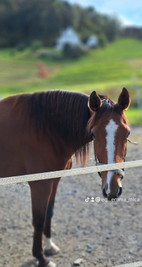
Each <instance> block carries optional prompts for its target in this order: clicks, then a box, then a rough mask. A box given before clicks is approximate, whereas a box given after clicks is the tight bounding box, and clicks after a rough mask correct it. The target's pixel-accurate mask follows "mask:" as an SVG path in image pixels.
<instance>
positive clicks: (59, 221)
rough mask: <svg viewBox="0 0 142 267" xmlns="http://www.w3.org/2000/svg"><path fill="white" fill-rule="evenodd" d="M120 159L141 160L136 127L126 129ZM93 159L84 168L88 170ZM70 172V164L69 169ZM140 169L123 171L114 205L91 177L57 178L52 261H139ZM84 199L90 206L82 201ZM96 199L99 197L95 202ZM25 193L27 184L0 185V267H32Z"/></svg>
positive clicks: (140, 131)
mask: <svg viewBox="0 0 142 267" xmlns="http://www.w3.org/2000/svg"><path fill="white" fill-rule="evenodd" d="M131 139H132V140H134V141H139V145H138V146H133V145H131V144H128V153H127V159H126V160H136V159H142V127H137V128H132V130H131ZM93 164H94V160H93V156H92V159H90V162H89V164H88V165H93ZM74 167H75V164H74ZM141 190H142V167H141V168H132V169H129V170H126V172H125V178H124V180H123V194H122V196H121V198H120V199H119V201H117V202H115V203H113V202H112V203H110V202H106V201H104V199H103V197H102V193H101V188H100V178H99V176H98V175H97V174H94V175H93V174H91V175H90V174H88V175H85V176H77V177H70V178H63V179H62V180H61V182H60V185H59V189H58V193H57V197H56V206H55V213H54V218H53V240H54V241H55V243H56V244H57V245H59V246H60V248H61V252H60V254H59V255H56V256H54V257H52V260H53V261H54V262H56V264H57V266H59V267H71V266H72V264H73V263H74V261H75V260H76V259H78V258H81V259H82V263H81V264H80V266H82V267H91V266H97V267H104V266H114V265H118V264H121V263H126V262H133V261H140V260H142V250H141V248H142V194H141ZM87 197H90V198H91V197H92V201H89V202H85V199H86V198H87ZM96 197H99V198H97V199H96ZM31 220H32V219H31V203H30V190H29V186H28V185H27V184H18V185H8V186H1V193H0V266H1V267H3V266H7V267H35V266H37V262H36V260H35V259H33V257H32V253H31V247H32V235H33V228H32V224H31Z"/></svg>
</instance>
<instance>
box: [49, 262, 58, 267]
mask: <svg viewBox="0 0 142 267" xmlns="http://www.w3.org/2000/svg"><path fill="white" fill-rule="evenodd" d="M47 267H56V263H54V262H52V261H49V263H48V265H47Z"/></svg>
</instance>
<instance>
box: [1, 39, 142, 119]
mask: <svg viewBox="0 0 142 267" xmlns="http://www.w3.org/2000/svg"><path fill="white" fill-rule="evenodd" d="M141 48H142V42H141V41H138V40H133V39H120V40H117V41H116V42H115V43H112V44H110V45H108V46H107V47H106V48H104V49H97V50H92V51H90V52H89V54H87V55H85V56H83V57H82V58H80V59H78V60H64V61H57V62H55V61H51V60H49V59H46V60H44V61H43V60H40V59H39V58H37V57H36V56H35V54H34V53H33V52H31V50H30V48H29V49H27V50H25V51H22V52H17V51H16V50H14V49H2V50H0V96H1V97H4V96H7V95H11V94H15V93H21V92H33V91H41V90H49V89H66V90H71V91H73V90H75V91H84V92H87V93H90V92H91V91H92V90H94V89H95V90H96V91H97V92H99V93H105V94H107V95H108V96H110V97H112V98H113V99H115V100H116V97H117V96H118V95H119V93H120V91H121V89H122V88H123V87H126V88H128V89H129V90H130V92H131V96H132V100H133V101H132V103H133V104H135V101H136V87H137V86H139V87H140V88H142V49H141ZM38 62H43V63H44V65H45V66H46V68H47V69H49V70H51V69H54V70H55V73H54V74H53V75H52V76H51V77H49V78H40V77H39V76H38V72H39V70H38V67H37V63H38ZM141 92H142V91H141ZM141 114H142V113H141V112H139V111H138V110H137V109H130V111H128V117H129V120H130V122H131V123H132V124H142V115H141Z"/></svg>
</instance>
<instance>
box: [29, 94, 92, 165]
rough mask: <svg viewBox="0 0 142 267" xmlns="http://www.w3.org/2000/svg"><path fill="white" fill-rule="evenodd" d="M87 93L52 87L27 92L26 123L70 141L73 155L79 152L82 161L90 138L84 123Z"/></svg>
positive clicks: (87, 112) (86, 117)
mask: <svg viewBox="0 0 142 267" xmlns="http://www.w3.org/2000/svg"><path fill="white" fill-rule="evenodd" d="M87 104H88V96H87V95H86V94H82V93H76V92H68V91H62V90H52V91H48V92H39V93H33V94H31V95H30V96H29V105H28V106H29V115H30V124H31V125H34V127H35V129H36V132H37V133H38V132H39V131H41V132H42V133H45V134H46V131H47V129H48V130H50V131H51V133H52V134H55V135H59V136H60V137H62V138H63V139H64V140H65V141H66V142H67V143H70V142H73V143H74V144H75V146H76V147H80V149H79V151H78V150H77V151H76V157H77V158H78V155H80V158H81V162H82V164H83V162H85V160H86V156H87V154H88V153H89V152H88V144H87V142H88V141H90V139H89V137H88V133H87V123H88V120H89V118H90V113H89V109H88V105H87Z"/></svg>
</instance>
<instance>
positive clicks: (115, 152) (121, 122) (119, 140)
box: [88, 88, 130, 200]
mask: <svg viewBox="0 0 142 267" xmlns="http://www.w3.org/2000/svg"><path fill="white" fill-rule="evenodd" d="M129 105H130V96H129V93H128V91H127V89H125V88H123V90H122V92H121V94H120V96H119V98H118V101H117V103H114V102H113V101H112V100H110V99H108V98H107V97H104V96H98V95H97V94H96V92H92V94H91V95H90V98H89V103H88V106H89V109H90V112H91V119H90V121H89V126H88V127H89V129H90V131H91V133H92V135H93V139H94V150H95V158H96V161H98V163H100V164H110V163H117V162H123V161H124V160H125V156H126V152H127V138H128V136H129V134H130V129H129V126H128V122H127V119H126V116H125V114H124V111H125V110H126V109H127V108H128V107H129ZM100 176H101V178H102V190H103V195H104V196H105V197H107V198H108V200H111V199H113V198H117V197H119V196H120V195H121V193H122V183H121V180H122V178H123V176H124V171H123V170H121V169H118V170H115V171H105V172H101V173H100Z"/></svg>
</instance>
